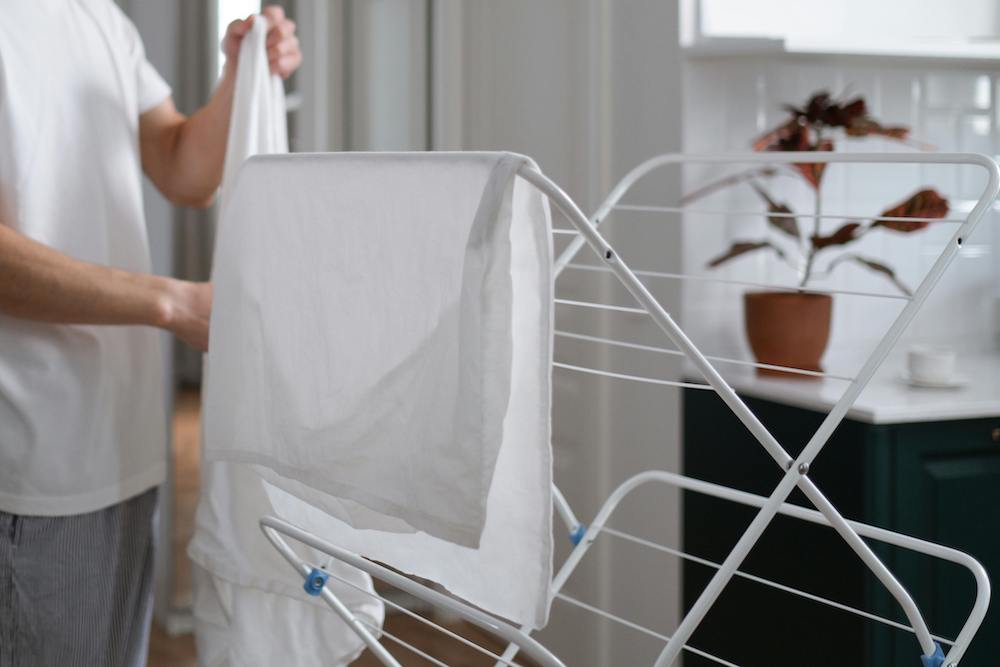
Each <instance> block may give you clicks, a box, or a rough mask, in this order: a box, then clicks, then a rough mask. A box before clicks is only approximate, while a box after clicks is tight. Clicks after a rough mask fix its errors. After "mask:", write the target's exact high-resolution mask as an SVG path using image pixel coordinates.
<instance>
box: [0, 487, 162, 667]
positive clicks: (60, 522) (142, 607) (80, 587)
mask: <svg viewBox="0 0 1000 667" xmlns="http://www.w3.org/2000/svg"><path fill="white" fill-rule="evenodd" d="M155 513H156V489H155V488H154V489H150V490H149V491H146V492H145V493H143V494H140V495H138V496H136V497H134V498H130V499H129V500H126V501H124V502H122V503H119V504H117V505H112V506H111V507H108V508H105V509H102V510H98V511H96V512H90V513H88V514H79V515H75V516H65V517H39V516H20V515H16V514H7V513H4V512H0V667H57V666H58V667H98V666H99V667H142V666H143V665H145V664H146V653H147V650H148V649H147V647H148V640H149V622H150V615H151V612H152V590H153V524H154V515H155Z"/></svg>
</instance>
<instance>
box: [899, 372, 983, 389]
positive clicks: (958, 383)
mask: <svg viewBox="0 0 1000 667" xmlns="http://www.w3.org/2000/svg"><path fill="white" fill-rule="evenodd" d="M900 378H901V379H902V380H903V382H905V383H906V384H908V385H910V386H911V387H919V388H921V389H959V388H960V387H964V386H965V385H967V384H969V378H968V377H966V376H965V375H953V376H952V377H951V378H949V379H948V380H942V381H937V382H936V381H931V380H918V379H917V378H915V377H911V376H910V374H909V372H907V371H903V372H902V374H901V375H900Z"/></svg>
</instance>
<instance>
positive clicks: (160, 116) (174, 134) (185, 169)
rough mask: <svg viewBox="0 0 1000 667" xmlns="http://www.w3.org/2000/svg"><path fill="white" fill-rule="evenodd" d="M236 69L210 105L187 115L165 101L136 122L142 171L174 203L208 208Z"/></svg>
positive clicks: (229, 70)
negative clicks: (144, 171) (140, 148)
mask: <svg viewBox="0 0 1000 667" xmlns="http://www.w3.org/2000/svg"><path fill="white" fill-rule="evenodd" d="M235 78H236V77H235V67H231V66H228V65H227V67H226V70H225V73H224V74H223V76H222V78H221V79H220V80H219V84H218V86H216V89H215V92H214V93H213V94H212V98H211V99H210V100H209V102H208V104H206V105H205V106H203V107H202V108H200V109H198V111H196V112H195V113H193V114H192V115H191V116H190V117H185V116H184V115H183V114H181V113H180V112H178V111H177V109H176V108H175V107H174V104H173V101H171V100H167V101H166V102H164V103H163V104H162V105H160V106H158V107H156V108H154V109H152V110H151V111H148V112H146V113H145V114H143V115H142V117H141V118H140V125H139V128H140V132H139V136H140V140H141V147H142V158H143V160H142V161H143V167H144V168H145V170H146V173H148V174H149V176H150V178H152V180H153V182H154V183H156V185H157V187H158V188H159V189H160V191H161V192H163V194H164V195H165V196H166V197H167V198H168V199H169V200H170V201H172V202H173V203H175V204H179V205H183V206H206V205H208V204H209V203H211V201H212V198H213V197H214V196H215V191H216V190H217V189H218V187H219V183H221V182H222V167H223V164H224V162H225V158H226V139H227V137H228V134H229V114H230V111H231V109H232V105H233V91H234V89H235Z"/></svg>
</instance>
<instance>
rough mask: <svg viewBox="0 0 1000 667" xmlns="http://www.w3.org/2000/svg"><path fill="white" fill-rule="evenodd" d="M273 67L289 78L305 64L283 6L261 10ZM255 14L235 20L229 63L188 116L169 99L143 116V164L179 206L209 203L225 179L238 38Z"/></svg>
mask: <svg viewBox="0 0 1000 667" xmlns="http://www.w3.org/2000/svg"><path fill="white" fill-rule="evenodd" d="M263 14H264V16H266V17H267V20H268V25H269V26H270V28H269V29H268V33H267V49H268V60H269V62H270V66H271V71H272V72H274V73H276V74H279V75H280V76H282V77H283V78H287V77H288V76H289V75H291V73H292V72H294V71H295V69H296V68H297V67H298V66H299V64H301V62H302V54H301V52H300V51H299V41H298V38H296V36H295V24H294V23H293V22H292V21H290V20H289V19H288V18H286V17H285V14H284V12H283V11H282V9H281V7H278V6H269V7H266V8H265V9H264V11H263ZM251 25H252V18H251V19H247V20H244V21H233V22H232V23H230V24H229V27H228V29H227V30H226V37H225V39H224V40H223V42H222V50H223V52H224V53H225V57H226V65H225V68H224V69H223V75H222V79H221V80H220V81H219V85H218V86H217V87H216V89H215V93H214V94H213V95H212V98H211V100H209V102H208V104H206V105H205V106H204V107H202V108H201V109H199V110H198V111H196V112H195V113H193V114H192V115H191V116H190V117H186V116H184V114H182V113H180V112H179V111H178V110H177V107H175V106H174V102H173V100H172V99H167V100H165V101H164V102H163V103H161V104H159V105H158V106H156V107H154V108H152V109H150V110H149V111H147V112H146V113H144V114H143V115H142V116H141V117H140V118H139V146H140V150H141V152H142V166H143V169H144V170H145V171H146V174H148V175H149V177H150V179H151V180H152V181H153V183H154V184H155V185H156V187H157V188H158V189H159V190H160V192H162V193H163V195H164V196H165V197H166V198H167V199H169V200H170V201H171V202H173V203H175V204H178V205H181V206H207V205H208V204H210V203H211V201H212V198H213V197H214V196H215V191H216V190H217V189H218V187H219V183H220V182H221V181H222V167H223V163H224V161H225V157H226V139H227V138H228V135H229V115H230V111H231V109H232V105H233V90H234V88H235V81H236V67H237V62H236V61H237V56H238V55H239V48H240V41H241V40H242V39H243V37H244V35H246V34H247V32H248V31H249V30H250V26H251Z"/></svg>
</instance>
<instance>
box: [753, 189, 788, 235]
mask: <svg viewBox="0 0 1000 667" xmlns="http://www.w3.org/2000/svg"><path fill="white" fill-rule="evenodd" d="M750 187H752V188H753V189H754V191H755V192H756V193H757V194H758V195H760V197H761V199H763V200H764V202H765V203H766V204H767V212H768V213H772V214H773V213H777V214H778V215H768V216H767V221H768V222H769V223H771V224H772V225H773V226H774V227H776V228H777V229H778V230H780V231H782V232H784V233H786V234H788V235H789V236H791V237H793V238H796V239H797V238H799V223H798V220H796V218H795V217H794V216H793V215H792V213H793V211H792V209H790V208H789V207H788V205H787V204H784V203H781V202H776V201H774V198H772V197H771V195H769V194H768V193H767V191H765V190H764V188H762V187H760V186H759V185H758V184H757V183H754V182H751V183H750Z"/></svg>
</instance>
